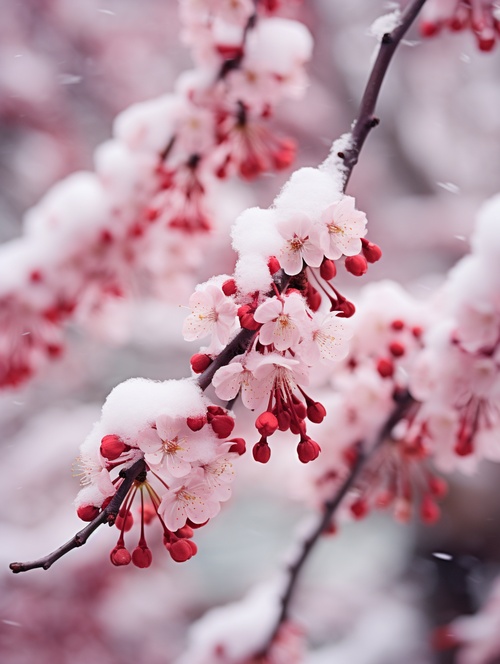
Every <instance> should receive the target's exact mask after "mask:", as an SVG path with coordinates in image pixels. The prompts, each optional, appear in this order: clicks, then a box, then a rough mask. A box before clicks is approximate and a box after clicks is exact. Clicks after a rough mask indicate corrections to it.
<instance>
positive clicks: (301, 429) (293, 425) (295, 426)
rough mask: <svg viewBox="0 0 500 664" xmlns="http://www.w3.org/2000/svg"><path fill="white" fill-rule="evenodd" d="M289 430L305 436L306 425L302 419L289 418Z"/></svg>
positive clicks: (296, 434)
mask: <svg viewBox="0 0 500 664" xmlns="http://www.w3.org/2000/svg"><path fill="white" fill-rule="evenodd" d="M290 431H291V432H292V433H293V434H294V435H295V436H305V435H306V426H305V424H304V420H299V421H298V422H297V421H296V420H294V419H290Z"/></svg>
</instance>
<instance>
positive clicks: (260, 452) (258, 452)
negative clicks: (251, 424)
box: [252, 440, 271, 463]
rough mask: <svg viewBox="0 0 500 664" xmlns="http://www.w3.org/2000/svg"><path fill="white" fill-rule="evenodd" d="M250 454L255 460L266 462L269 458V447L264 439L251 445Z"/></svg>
mask: <svg viewBox="0 0 500 664" xmlns="http://www.w3.org/2000/svg"><path fill="white" fill-rule="evenodd" d="M252 454H253V458H254V459H255V461H258V462H259V463H267V462H268V461H269V459H270V458H271V448H270V447H269V445H268V444H267V443H266V442H265V441H263V440H260V441H259V442H258V443H255V445H254V446H253V450H252Z"/></svg>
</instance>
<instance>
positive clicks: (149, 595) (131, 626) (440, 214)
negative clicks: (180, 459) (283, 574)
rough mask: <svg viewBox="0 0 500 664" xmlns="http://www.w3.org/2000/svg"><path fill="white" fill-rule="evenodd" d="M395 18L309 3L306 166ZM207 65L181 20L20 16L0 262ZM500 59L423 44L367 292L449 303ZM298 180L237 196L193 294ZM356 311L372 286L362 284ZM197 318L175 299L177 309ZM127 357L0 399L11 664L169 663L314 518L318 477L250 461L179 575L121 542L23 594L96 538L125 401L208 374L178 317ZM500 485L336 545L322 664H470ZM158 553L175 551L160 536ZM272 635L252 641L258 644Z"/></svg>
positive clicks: (6, 138) (13, 44) (492, 153)
mask: <svg viewBox="0 0 500 664" xmlns="http://www.w3.org/2000/svg"><path fill="white" fill-rule="evenodd" d="M393 4H394V3H386V2H381V1H380V0H350V1H349V2H342V1H340V0H307V2H306V1H304V2H303V4H302V6H301V7H299V8H298V15H299V16H300V18H301V20H303V21H304V22H305V23H306V25H307V26H308V27H309V29H310V30H311V32H312V34H313V36H314V39H315V52H314V58H313V62H312V64H311V67H310V79H311V82H310V87H309V89H308V92H307V95H306V96H305V98H304V99H303V100H300V101H296V102H287V103H286V105H285V106H284V107H283V106H282V107H280V108H279V109H278V113H277V117H276V120H275V122H276V126H277V127H279V129H280V131H282V132H283V133H285V134H289V135H292V136H295V137H296V138H297V139H298V142H299V150H298V165H316V164H318V163H319V162H320V161H322V160H323V159H324V158H325V156H326V154H327V153H328V149H329V147H330V144H331V141H332V140H333V139H334V138H336V137H338V136H339V135H340V134H342V133H344V132H345V131H347V130H348V129H349V126H350V123H351V121H352V119H353V118H354V117H355V114H356V110H357V106H358V104H359V100H360V96H361V92H362V89H363V86H364V84H365V81H366V78H367V74H368V72H369V68H370V64H371V62H372V57H373V53H374V50H375V47H376V40H375V39H374V37H373V36H371V35H370V25H371V24H372V22H373V21H374V20H375V19H376V18H377V17H378V16H380V15H381V14H383V13H385V12H386V11H388V10H390V9H391V6H392V5H393ZM189 66H190V58H189V52H188V51H187V49H186V48H185V47H184V46H183V45H182V44H181V43H180V41H179V23H178V17H177V3H176V2H174V0H140V1H139V0H86V1H85V2H73V1H72V0H25V1H23V2H21V1H19V0H4V1H3V3H2V9H1V21H0V241H2V242H8V241H9V240H10V239H12V238H15V237H16V236H18V235H19V234H20V232H21V221H22V218H23V214H24V212H25V211H26V210H27V209H28V208H29V207H30V206H31V205H33V204H34V203H36V201H37V200H38V199H39V198H40V197H41V195H42V194H43V193H44V192H45V191H46V190H47V189H48V188H49V187H50V186H51V185H52V184H53V183H55V182H56V181H58V180H59V179H61V178H62V177H64V176H65V175H67V174H69V173H71V172H73V171H74V170H77V169H91V168H92V154H93V150H94V149H95V148H96V146H97V145H98V144H99V143H100V142H101V141H103V140H105V139H106V138H108V137H109V136H110V135H111V126H112V120H113V118H114V116H115V115H116V114H117V113H118V112H119V111H120V110H122V109H124V108H125V107H127V106H128V105H129V104H131V103H134V102H137V101H142V100H146V99H148V98H151V97H154V96H156V95H159V94H162V93H164V92H168V91H170V90H172V88H173V86H174V83H175V79H176V77H177V76H178V74H179V73H180V72H181V71H183V70H184V69H185V68H186V67H189ZM499 108H500V49H497V51H493V52H492V53H488V54H484V53H480V52H479V51H478V50H477V48H476V46H475V43H474V39H473V37H472V35H471V34H468V33H464V34H443V35H441V36H439V38H435V39H433V40H426V41H422V39H421V38H420V36H419V34H418V30H417V29H414V30H412V32H411V33H410V34H409V35H408V38H407V39H406V40H405V42H404V43H403V44H402V45H401V48H400V50H399V52H398V53H397V55H396V57H395V60H394V62H393V64H392V65H391V69H390V72H389V75H388V76H387V79H386V82H385V83H384V87H383V90H382V96H381V99H380V104H379V107H378V113H379V115H380V117H381V120H382V122H381V125H380V126H379V127H378V128H377V129H376V130H375V131H374V132H372V135H371V136H370V138H369V140H368V143H367V145H366V147H365V149H364V150H363V154H362V157H361V160H360V163H359V165H358V166H357V167H356V169H355V172H354V174H353V177H352V181H351V183H350V185H349V193H351V194H352V195H354V196H356V200H357V205H358V207H359V208H360V209H363V210H365V211H366V212H367V215H368V219H369V228H370V239H371V240H373V241H375V242H377V243H378V244H380V245H381V246H382V248H383V251H384V257H383V260H382V261H380V263H378V264H377V265H375V266H374V267H373V268H371V269H370V272H369V274H368V275H366V277H364V278H363V279H362V281H363V283H367V282H368V281H373V280H379V279H385V278H391V279H395V280H396V281H398V282H400V283H402V284H404V285H405V286H406V287H407V288H408V289H409V290H410V291H411V292H412V293H414V294H416V295H417V296H420V297H427V296H428V295H429V293H430V292H431V291H432V290H433V289H434V288H435V287H436V286H437V285H438V284H439V283H440V282H441V281H442V279H443V277H444V275H445V274H446V271H447V270H448V269H449V268H450V267H451V266H452V265H453V264H454V263H455V262H456V261H457V259H458V258H460V257H461V256H462V255H463V254H464V253H466V252H467V247H468V244H467V239H468V236H469V234H470V231H471V228H472V225H473V220H474V214H475V212H476V210H477V209H478V207H479V206H480V204H481V202H482V201H483V200H484V199H486V198H488V197H489V196H491V195H492V194H494V193H497V192H498V188H499V178H498V174H499V173H500V150H499V148H498V146H499V145H500V113H499V112H498V109H499ZM286 177H287V175H286V174H280V175H273V176H265V177H263V178H262V179H261V180H260V181H258V182H256V183H252V184H241V183H236V182H235V183H233V184H232V185H231V199H230V205H228V210H227V214H226V215H224V216H226V217H227V218H225V219H221V220H220V223H219V227H218V229H217V231H216V233H214V238H213V241H212V244H211V247H210V251H209V252H208V253H207V256H206V260H205V261H204V263H203V265H201V266H200V268H199V274H197V275H196V277H195V279H193V284H192V286H193V287H194V285H195V283H196V282H197V281H200V280H204V279H206V278H207V277H209V276H210V275H211V274H213V273H220V272H225V271H231V269H232V263H233V260H234V256H233V254H232V251H231V249H230V245H229V241H228V229H229V224H230V223H231V220H232V219H234V217H235V216H236V214H237V213H238V212H239V211H240V210H242V209H244V208H245V207H247V206H248V205H255V204H259V205H262V206H266V205H268V204H270V202H271V201H272V199H273V198H274V196H275V195H276V193H277V192H278V191H279V189H280V187H281V185H282V184H283V182H284V181H285V180H286ZM341 279H343V281H341V283H342V285H343V287H344V288H345V289H346V290H347V291H349V292H352V293H354V292H355V291H356V289H357V288H359V287H360V283H359V280H358V281H357V280H356V279H355V278H353V277H348V276H345V277H341ZM174 299H175V298H174ZM133 307H134V308H133V316H132V325H131V327H130V330H129V331H128V332H129V333H128V336H127V338H126V341H124V342H123V343H121V344H114V345H112V344H110V343H106V342H104V341H103V340H102V339H101V338H96V337H92V336H91V335H90V334H89V332H88V331H86V332H85V333H84V332H82V331H81V330H79V329H78V328H77V327H75V328H74V329H71V330H70V333H69V334H70V344H69V348H68V350H67V352H66V354H65V356H64V357H63V358H62V359H61V360H60V361H58V362H57V363H55V364H52V365H51V366H49V367H47V368H46V369H44V370H43V371H42V372H41V374H40V375H39V376H38V377H37V378H35V380H33V381H32V382H31V383H30V384H29V385H28V386H26V387H23V388H22V389H19V390H16V391H7V392H4V393H2V394H1V395H0V428H1V436H0V468H1V473H0V477H1V480H0V520H1V521H0V562H1V569H0V661H1V662H3V663H5V664H32V663H33V662H37V664H49V663H50V664H70V662H71V664H87V663H88V662H93V663H94V664H132V663H137V662H148V663H149V664H169V663H170V662H174V661H175V658H176V657H178V656H179V655H180V654H181V653H182V652H183V650H184V648H185V643H186V638H187V632H188V628H189V625H190V624H192V623H193V622H194V621H195V620H196V619H197V618H198V617H199V616H201V615H202V614H203V613H204V612H205V611H206V610H208V609H209V608H210V607H212V606H215V605H220V604H224V603H225V602H229V601H234V600H237V599H238V598H240V597H242V596H243V595H244V594H245V593H246V592H247V591H248V590H249V589H250V588H251V587H252V586H253V585H255V584H258V583H267V582H269V580H270V579H272V578H273V576H274V575H275V574H276V572H277V570H279V568H280V566H282V561H283V558H284V555H285V554H286V552H287V550H288V548H289V545H290V543H291V542H292V541H293V538H294V530H295V528H296V525H297V523H298V522H299V521H300V519H301V518H302V517H303V516H304V515H306V514H307V513H308V512H309V511H310V509H311V508H310V506H309V505H308V504H307V500H304V496H303V493H304V492H303V491H301V486H300V485H301V470H302V469H301V468H298V467H297V463H296V460H295V459H291V458H288V457H289V455H287V454H286V453H285V454H283V455H281V456H280V455H277V456H276V458H274V457H273V463H272V464H269V465H268V466H266V467H264V468H263V467H260V466H259V468H256V467H255V465H254V464H253V461H252V460H251V458H249V457H248V458H247V457H243V458H242V459H241V463H240V467H239V469H238V473H239V476H240V477H239V481H238V482H237V486H236V487H235V492H234V493H235V497H234V499H233V500H232V501H231V503H230V504H228V505H226V506H225V507H224V509H223V512H222V514H221V515H220V516H219V517H218V518H217V519H216V520H215V521H214V523H213V524H212V525H211V527H210V528H207V529H205V530H204V531H201V532H199V533H198V535H197V538H196V539H197V543H198V546H199V554H198V555H197V556H196V557H195V558H193V559H192V560H191V561H190V562H188V563H186V564H183V565H177V564H175V563H173V562H172V561H171V560H170V558H169V557H168V556H166V555H164V554H163V553H162V551H161V546H160V543H159V542H158V543H157V544H158V546H157V547H156V549H157V551H155V560H154V564H153V567H152V568H150V569H149V570H137V569H130V568H113V567H112V566H111V565H110V563H109V561H108V552H109V550H110V549H111V547H112V546H113V544H114V540H115V536H114V533H111V532H109V531H108V530H107V529H101V531H100V532H98V533H96V534H95V535H94V537H93V538H92V539H91V541H90V542H89V543H88V544H87V546H85V547H84V548H83V549H81V550H79V551H76V552H72V553H71V554H70V555H68V556H67V557H66V558H64V559H63V560H61V561H60V562H58V563H57V564H56V565H55V566H54V567H53V568H52V569H51V570H50V571H48V572H43V571H40V570H36V571H33V572H30V573H28V574H26V575H21V576H13V575H12V574H11V573H10V572H9V571H8V569H7V568H8V563H9V562H12V561H13V560H25V559H31V558H36V557H38V556H40V555H43V554H45V553H47V552H48V551H50V550H52V549H54V548H56V547H57V546H58V545H59V544H60V543H62V542H63V541H65V540H66V539H68V537H69V536H71V535H72V533H73V532H75V531H76V530H77V529H78V528H79V527H80V525H81V522H79V521H78V519H77V518H76V515H75V514H74V508H73V506H72V500H73V498H74V496H75V494H76V491H77V490H78V479H77V478H75V477H74V476H73V474H72V463H73V462H74V460H75V458H76V456H77V454H78V446H79V444H80V442H81V441H82V440H83V438H84V437H85V435H86V434H87V432H88V430H89V429H90V427H91V425H92V423H93V422H94V421H95V420H96V419H97V418H98V416H99V410H100V406H101V404H102V402H103V400H104V399H105V397H106V395H107V394H108V392H109V391H110V389H111V388H112V387H113V386H114V385H116V384H117V383H118V382H120V381H122V380H125V379H126V378H129V377H132V376H144V377H149V378H155V379H163V378H172V377H182V376H185V375H187V372H188V367H189V356H190V353H192V352H193V351H194V350H195V347H194V345H192V346H191V347H190V346H189V344H187V343H185V342H183V340H182V336H181V325H182V320H183V317H184V315H185V314H184V312H183V310H182V309H181V308H179V306H178V303H175V304H172V303H169V302H159V301H155V300H151V299H148V300H144V301H137V302H135V303H134V304H133ZM499 480H500V470H499V469H498V468H497V467H496V466H494V465H492V464H483V466H481V469H480V472H479V474H477V475H475V476H473V477H463V476H456V477H453V478H451V492H450V495H449V497H448V498H447V500H446V502H445V505H444V509H443V513H444V515H443V519H442V520H441V521H440V522H439V524H437V525H436V526H434V527H432V528H428V527H426V528H424V527H421V526H419V525H418V524H410V525H408V526H401V525H398V524H396V523H394V522H393V521H392V520H391V519H390V517H389V516H385V515H377V516H373V517H370V518H369V519H368V520H366V521H365V522H363V523H356V524H348V525H346V526H345V527H343V528H342V529H341V532H340V533H339V535H337V536H336V537H332V538H328V539H325V541H324V542H322V543H321V545H320V546H319V547H318V550H317V551H316V552H315V554H314V556H313V559H312V560H311V564H310V565H309V566H308V568H307V570H306V574H305V576H304V580H303V583H302V584H301V587H300V590H299V593H298V595H297V597H296V601H295V607H296V615H297V617H298V619H299V621H301V622H302V623H303V624H304V625H305V626H306V629H307V632H308V634H309V639H310V643H311V654H310V655H309V656H308V659H307V662H308V663H309V664H329V663H334V662H338V663H339V664H401V662H405V664H417V663H418V664H420V663H424V662H437V663H442V664H445V663H447V662H450V663H451V662H453V661H455V660H454V657H455V656H454V653H453V651H447V652H435V651H434V649H433V648H432V647H431V636H432V633H433V630H434V628H435V627H436V626H439V625H443V624H446V623H447V622H449V621H450V620H451V619H452V618H454V617H455V616H457V615H460V614H464V613H471V612H473V611H475V610H476V609H477V607H478V606H479V604H480V603H481V602H482V601H483V599H484V597H485V596H486V595H487V593H488V590H489V588H490V587H491V580H492V578H493V577H494V576H495V574H496V573H497V571H498V566H499V562H500V507H499V505H500V501H499V498H500V495H499V491H498V486H499ZM151 539H153V537H151ZM249 629H251V626H249Z"/></svg>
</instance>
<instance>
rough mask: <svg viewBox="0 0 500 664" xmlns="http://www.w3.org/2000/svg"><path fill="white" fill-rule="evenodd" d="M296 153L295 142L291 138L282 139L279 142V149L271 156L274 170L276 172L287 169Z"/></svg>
mask: <svg viewBox="0 0 500 664" xmlns="http://www.w3.org/2000/svg"><path fill="white" fill-rule="evenodd" d="M296 152H297V146H296V144H295V141H294V140H293V139H291V138H283V139H282V140H281V141H280V145H279V149H278V150H276V151H275V152H273V154H272V158H273V164H274V168H276V169H277V170H278V171H281V170H283V169H284V168H288V167H289V166H290V164H292V162H293V160H294V159H295V154H296Z"/></svg>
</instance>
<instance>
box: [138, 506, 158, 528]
mask: <svg viewBox="0 0 500 664" xmlns="http://www.w3.org/2000/svg"><path fill="white" fill-rule="evenodd" d="M141 509H142V518H143V519H144V523H145V524H146V525H148V524H149V523H151V521H152V520H153V519H154V518H155V516H156V510H155V508H154V507H153V505H151V503H146V504H145V505H144V507H142V508H141Z"/></svg>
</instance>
